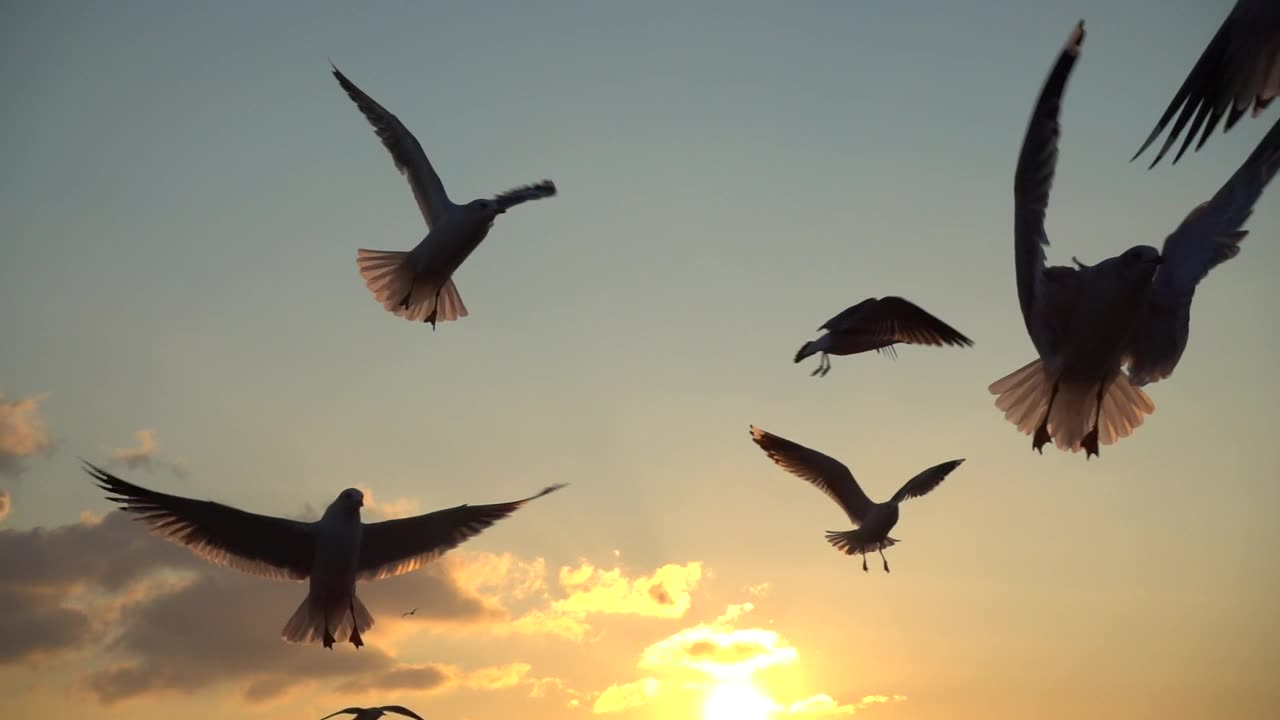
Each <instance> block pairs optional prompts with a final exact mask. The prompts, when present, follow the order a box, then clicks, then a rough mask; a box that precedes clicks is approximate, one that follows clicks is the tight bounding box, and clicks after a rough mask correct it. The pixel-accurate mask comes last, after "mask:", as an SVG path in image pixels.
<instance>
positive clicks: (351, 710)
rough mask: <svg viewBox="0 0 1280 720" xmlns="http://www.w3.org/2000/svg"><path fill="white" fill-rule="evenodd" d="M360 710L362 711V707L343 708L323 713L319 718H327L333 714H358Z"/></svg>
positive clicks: (326, 719) (323, 719) (325, 719)
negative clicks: (326, 713)
mask: <svg viewBox="0 0 1280 720" xmlns="http://www.w3.org/2000/svg"><path fill="white" fill-rule="evenodd" d="M362 712H364V708H358V707H349V708H343V709H341V710H339V711H338V712H334V713H329V714H328V715H325V716H324V717H322V718H320V720H329V718H331V717H333V716H335V715H359V714H360V713H362Z"/></svg>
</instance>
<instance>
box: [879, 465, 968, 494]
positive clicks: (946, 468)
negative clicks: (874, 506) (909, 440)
mask: <svg viewBox="0 0 1280 720" xmlns="http://www.w3.org/2000/svg"><path fill="white" fill-rule="evenodd" d="M962 462H964V458H960V459H959V460H949V461H947V462H944V463H942V464H940V465H934V466H933V467H931V468H929V469H928V470H925V471H924V472H922V473H920V474H919V475H916V476H915V477H913V478H911V479H910V480H908V481H907V483H906V484H905V485H903V486H902V487H901V488H900V489H899V490H898V492H896V493H894V494H893V499H892V500H890V501H889V502H893V503H900V502H902V501H903V500H907V499H909V498H918V497H921V496H922V495H928V494H929V493H930V492H932V491H933V489H934V488H936V487H938V486H939V485H941V484H942V481H943V480H945V479H946V478H947V476H948V475H950V474H951V471H952V470H955V469H956V468H958V467H960V463H962Z"/></svg>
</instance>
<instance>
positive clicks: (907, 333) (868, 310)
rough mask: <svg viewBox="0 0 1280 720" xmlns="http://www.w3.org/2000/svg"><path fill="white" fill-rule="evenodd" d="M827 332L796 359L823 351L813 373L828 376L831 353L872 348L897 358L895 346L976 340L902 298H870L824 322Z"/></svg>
mask: <svg viewBox="0 0 1280 720" xmlns="http://www.w3.org/2000/svg"><path fill="white" fill-rule="evenodd" d="M818 329H819V330H826V331H827V333H826V334H824V335H823V336H822V337H819V338H818V339H817V340H813V341H810V342H807V343H805V344H804V345H801V346H800V352H798V353H796V359H795V361H796V362H800V361H801V360H804V359H805V358H807V357H809V356H810V355H812V354H814V353H822V357H820V358H819V359H818V368H817V369H816V370H814V371H813V372H812V373H809V374H810V375H817V376H825V375H826V374H827V373H828V372H830V371H831V359H830V358H829V357H827V356H828V355H856V354H857V353H864V352H867V351H869V350H875V351H877V352H883V353H887V354H888V355H890V356H891V357H896V355H897V351H896V350H894V347H893V346H894V345H895V344H897V343H906V344H908V345H932V346H935V347H937V346H941V345H952V346H972V345H973V341H972V340H970V339H969V338H967V337H965V336H964V335H961V334H960V332H959V331H958V330H956V329H955V328H953V327H951V326H950V325H948V324H946V323H944V322H942V321H941V320H939V319H938V318H936V317H934V316H932V315H930V314H929V313H927V312H925V311H924V310H922V309H920V307H919V306H918V305H916V304H914V303H912V302H910V301H908V300H904V299H902V298H900V297H893V296H890V297H884V298H879V299H877V298H867V299H866V300H863V301H862V302H860V303H858V304H857V305H854V306H853V307H850V308H848V309H846V310H845V311H844V312H841V313H840V314H839V315H836V316H835V317H833V318H831V319H830V320H828V321H826V322H825V323H823V325H822V327H820V328H818Z"/></svg>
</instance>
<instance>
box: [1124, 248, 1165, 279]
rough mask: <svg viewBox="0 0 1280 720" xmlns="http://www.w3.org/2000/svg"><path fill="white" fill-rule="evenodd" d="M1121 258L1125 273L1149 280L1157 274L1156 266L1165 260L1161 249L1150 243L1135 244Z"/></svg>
mask: <svg viewBox="0 0 1280 720" xmlns="http://www.w3.org/2000/svg"><path fill="white" fill-rule="evenodd" d="M1119 260H1120V268H1121V272H1123V273H1124V274H1125V275H1128V276H1130V277H1138V278H1143V279H1145V280H1148V281H1150V280H1151V278H1152V277H1154V276H1155V274H1156V268H1158V267H1160V264H1161V263H1163V262H1164V258H1163V257H1161V255H1160V251H1159V250H1157V249H1155V248H1153V247H1151V246H1150V245H1134V246H1133V247H1131V248H1129V249H1128V250H1125V251H1124V254H1122V255H1121V256H1120V258H1119Z"/></svg>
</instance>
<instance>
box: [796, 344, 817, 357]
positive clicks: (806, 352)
mask: <svg viewBox="0 0 1280 720" xmlns="http://www.w3.org/2000/svg"><path fill="white" fill-rule="evenodd" d="M815 344H816V343H813V342H807V343H805V344H803V345H801V346H800V352H798V353H796V362H800V361H801V360H803V359H805V358H807V357H809V356H810V355H812V354H814V353H816V352H818V349H817V348H816V347H814V345H815Z"/></svg>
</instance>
